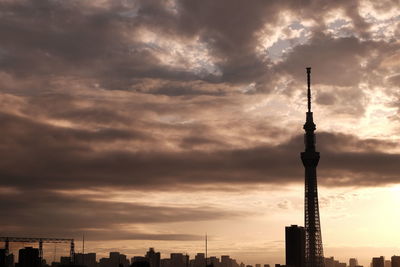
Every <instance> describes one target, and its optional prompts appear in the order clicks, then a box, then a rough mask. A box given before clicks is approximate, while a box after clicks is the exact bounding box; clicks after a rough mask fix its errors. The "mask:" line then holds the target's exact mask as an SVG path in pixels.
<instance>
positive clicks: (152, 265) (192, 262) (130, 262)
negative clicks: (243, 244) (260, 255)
mask: <svg viewBox="0 0 400 267" xmlns="http://www.w3.org/2000/svg"><path fill="white" fill-rule="evenodd" d="M72 266H74V267H253V266H251V265H247V266H246V265H245V264H244V263H240V264H239V263H237V262H236V260H235V259H232V258H231V257H230V256H228V255H223V256H221V257H220V258H218V257H214V256H212V257H207V258H206V256H205V254H204V253H197V254H196V255H195V257H194V258H193V259H191V258H190V257H189V255H187V254H183V253H171V254H170V257H169V258H164V259H162V258H161V254H160V252H156V251H155V250H154V248H150V249H149V251H147V253H146V255H144V256H135V257H132V258H131V259H128V257H127V256H126V255H124V254H121V253H119V252H110V254H109V257H108V258H100V259H99V260H98V261H97V257H96V253H86V254H83V253H76V254H75V255H74V259H71V257H61V258H60V262H52V263H51V264H48V263H46V261H45V260H43V259H42V258H41V257H40V253H39V249H37V248H32V247H25V248H23V249H20V250H19V254H18V262H17V263H14V255H13V254H8V253H7V251H6V250H5V249H2V250H0V267H72ZM255 267H261V264H256V266H255ZM264 267H269V265H264Z"/></svg>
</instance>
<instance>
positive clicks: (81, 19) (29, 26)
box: [0, 0, 368, 95]
mask: <svg viewBox="0 0 400 267" xmlns="http://www.w3.org/2000/svg"><path fill="white" fill-rule="evenodd" d="M171 3H174V4H172V6H171ZM337 9H342V10H344V11H345V13H346V14H347V15H348V16H349V17H350V18H351V19H352V20H353V23H354V27H355V28H356V29H357V30H359V31H361V32H365V30H366V29H368V25H367V24H366V23H365V22H364V21H363V20H362V18H361V17H360V15H359V14H358V2H352V3H349V1H335V2H332V1H307V2H304V1H261V0H257V1H256V0H254V1H251V2H244V1H239V0H234V1H226V0H225V1H217V2H215V1H211V0H206V1H201V2H197V1H176V2H173V1H172V2H170V6H169V5H168V2H167V1H161V3H160V1H112V2H110V3H109V5H108V6H107V7H105V8H104V7H96V6H92V5H90V4H89V3H85V2H81V1H67V2H65V1H48V0H36V1H22V0H21V1H10V2H4V3H3V4H2V14H3V15H2V16H1V17H0V32H1V33H2V37H3V41H2V43H1V44H0V48H1V51H2V53H1V55H2V57H1V61H0V68H1V69H2V70H3V71H6V72H7V73H10V74H12V75H16V76H17V77H20V78H22V77H29V78H30V79H35V80H40V79H49V78H50V77H54V76H73V77H79V78H93V79H96V80H97V82H98V83H99V84H101V85H102V86H103V87H104V88H106V89H123V90H131V89H135V82H134V79H137V78H144V77H148V78H161V79H166V80H174V81H176V80H178V81H187V80H197V79H201V80H206V81H209V82H211V83H212V84H214V83H220V82H229V83H231V84H232V85H233V84H239V85H240V84H248V83H252V82H256V86H257V89H258V90H259V91H264V92H269V91H271V88H272V87H273V80H274V78H273V77H274V76H275V75H279V73H276V72H275V71H274V70H273V68H271V62H270V61H269V59H267V57H266V54H265V55H264V56H262V55H260V54H258V53H256V50H255V48H256V47H257V45H258V44H259V40H258V39H257V38H256V35H257V33H258V32H259V31H260V30H262V29H263V30H265V31H266V34H273V32H274V30H275V27H276V25H277V23H278V22H279V19H280V18H281V16H283V12H289V13H291V14H292V15H293V17H294V18H297V17H298V16H299V14H302V15H303V16H305V17H307V18H311V19H314V20H315V21H316V22H318V23H319V24H318V25H320V26H321V27H322V28H321V27H320V28H318V30H322V29H324V28H326V25H323V24H322V22H323V19H322V18H323V17H324V14H325V13H328V12H330V11H333V10H337ZM315 10H318V12H315ZM299 11H300V12H299ZM143 28H145V29H148V30H150V31H151V32H154V33H156V34H157V35H159V36H160V37H172V38H175V39H176V40H179V42H180V43H182V44H184V45H185V44H186V43H187V42H188V40H193V39H195V38H199V41H200V42H202V43H204V44H205V45H207V47H208V48H209V49H210V53H211V56H212V59H213V60H214V61H215V64H216V66H217V67H218V68H219V69H220V70H221V76H218V75H217V76H215V75H205V76H204V75H203V74H196V73H195V72H193V71H191V70H182V69H177V68H173V67H171V66H166V65H163V64H162V63H161V62H160V60H159V58H157V56H156V55H157V53H159V52H160V49H161V50H165V51H168V49H170V47H164V48H160V47H157V44H144V43H143V42H142V41H141V40H140V36H139V34H138V30H139V29H143ZM333 43H335V42H333ZM317 45H318V44H317ZM327 45H328V47H329V43H327ZM330 47H331V48H338V47H335V46H334V45H333V46H330ZM352 47H353V46H352V44H350V47H349V50H346V51H345V53H348V54H349V53H352V52H354V49H353V48H352ZM339 48H340V47H339ZM343 49H344V48H343ZM314 51H315V53H316V54H318V55H323V54H324V53H325V52H326V51H325V50H323V51H321V52H318V50H314ZM361 51H363V50H362V49H361ZM298 53H301V51H299V52H296V54H298ZM358 53H360V52H358ZM328 54H329V53H328ZM292 55H293V54H292ZM292 57H293V56H292ZM328 58H329V55H328V56H327V57H326V59H328ZM351 58H353V57H350V58H346V59H347V60H346V62H348V60H350V59H351ZM307 61H308V60H307ZM303 62H304V61H303ZM290 63H293V62H292V60H288V63H287V64H288V65H290ZM309 63H313V62H309ZM317 63H320V62H319V61H318V62H317ZM350 63H351V62H350ZM343 64H346V63H343ZM295 65H296V64H295ZM350 65H351V64H350ZM303 67H304V66H303V65H302V66H301V68H303ZM325 69H326V68H325ZM324 71H325V72H326V70H324ZM321 73H322V74H324V75H322V76H323V78H321V80H322V81H327V80H329V79H330V78H329V77H331V76H332V75H330V74H328V73H324V72H321ZM295 77H296V75H295ZM353 77H354V78H353V79H351V77H347V78H346V77H345V79H342V80H343V81H342V82H341V83H346V84H348V83H355V82H357V79H358V75H354V74H353ZM324 79H325V80H324ZM329 82H332V81H329ZM335 83H337V81H335ZM335 83H334V84H335ZM330 84H332V83H330ZM42 89H43V88H42ZM148 93H155V94H166V95H185V94H188V95H196V94H202V93H205V94H215V95H219V93H218V91H217V92H216V93H210V92H203V91H198V90H196V89H194V88H191V87H188V86H186V87H185V86H179V85H176V86H175V87H165V88H158V89H155V90H152V91H149V92H148Z"/></svg>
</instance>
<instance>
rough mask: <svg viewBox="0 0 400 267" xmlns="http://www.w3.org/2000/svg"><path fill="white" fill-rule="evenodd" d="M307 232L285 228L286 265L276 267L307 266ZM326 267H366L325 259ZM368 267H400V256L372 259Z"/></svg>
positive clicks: (297, 228)
mask: <svg viewBox="0 0 400 267" xmlns="http://www.w3.org/2000/svg"><path fill="white" fill-rule="evenodd" d="M305 246H306V242H305V230H304V227H302V226H297V225H291V226H286V228H285V252H286V265H280V264H275V267H306V264H305V257H306V256H305V251H306V250H305ZM323 262H324V266H325V267H364V266H362V265H359V264H358V260H357V259H356V258H350V259H349V264H347V263H346V262H339V261H338V260H335V258H334V257H330V258H324V259H323ZM366 267H400V256H392V258H391V259H390V260H385V257H383V256H380V257H374V258H372V261H371V264H370V266H366Z"/></svg>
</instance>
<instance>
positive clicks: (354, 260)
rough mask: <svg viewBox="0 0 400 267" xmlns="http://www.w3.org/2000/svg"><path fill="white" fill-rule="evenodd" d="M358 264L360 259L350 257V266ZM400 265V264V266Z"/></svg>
mask: <svg viewBox="0 0 400 267" xmlns="http://www.w3.org/2000/svg"><path fill="white" fill-rule="evenodd" d="M357 265H358V261H357V259H356V258H350V259H349V266H350V267H356V266H357ZM399 267H400V266H399Z"/></svg>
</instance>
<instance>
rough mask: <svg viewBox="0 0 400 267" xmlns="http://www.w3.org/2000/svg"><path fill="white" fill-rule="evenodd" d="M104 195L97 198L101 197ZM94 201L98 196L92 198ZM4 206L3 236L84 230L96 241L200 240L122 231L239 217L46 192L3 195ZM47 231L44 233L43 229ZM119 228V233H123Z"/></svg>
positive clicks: (223, 212)
mask: <svg viewBox="0 0 400 267" xmlns="http://www.w3.org/2000/svg"><path fill="white" fill-rule="evenodd" d="M102 196H104V195H103V194H99V195H96V197H97V198H102ZM92 197H93V196H92ZM0 202H1V203H3V204H4V208H5V210H4V212H3V213H2V214H1V215H0V218H1V223H0V224H1V226H2V228H3V232H8V233H11V234H14V235H15V234H23V233H26V232H29V233H31V234H35V233H37V234H40V233H43V232H44V231H45V232H46V233H47V234H48V235H50V236H53V235H57V234H58V235H60V234H61V235H63V236H64V235H65V236H70V237H71V236H72V237H76V233H79V232H82V231H85V233H86V232H87V234H88V237H89V238H90V239H91V240H111V239H113V240H118V239H124V240H140V239H142V240H143V239H146V240H197V239H198V237H197V236H196V235H186V234H162V233H160V234H155V233H145V232H142V231H139V230H138V229H136V230H135V231H128V230H123V226H124V225H131V226H132V225H136V224H143V223H146V224H158V223H173V222H196V221H204V220H218V219H222V218H224V219H225V218H227V217H232V218H233V217H235V216H239V214H236V213H234V212H231V211H226V210H219V209H217V208H211V207H201V206H200V207H198V206H192V207H188V206H186V207H183V206H180V207H171V206H154V205H153V206H149V205H145V204H138V203H128V202H118V201H104V200H99V199H91V198H90V197H88V196H84V195H83V196H82V195H72V196H69V195H68V194H65V195H64V194H59V193H55V192H46V191H35V190H34V191H30V190H28V191H22V192H12V193H9V194H7V193H4V194H2V196H1V199H0ZM44 229H45V230H44ZM118 229H119V230H118Z"/></svg>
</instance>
